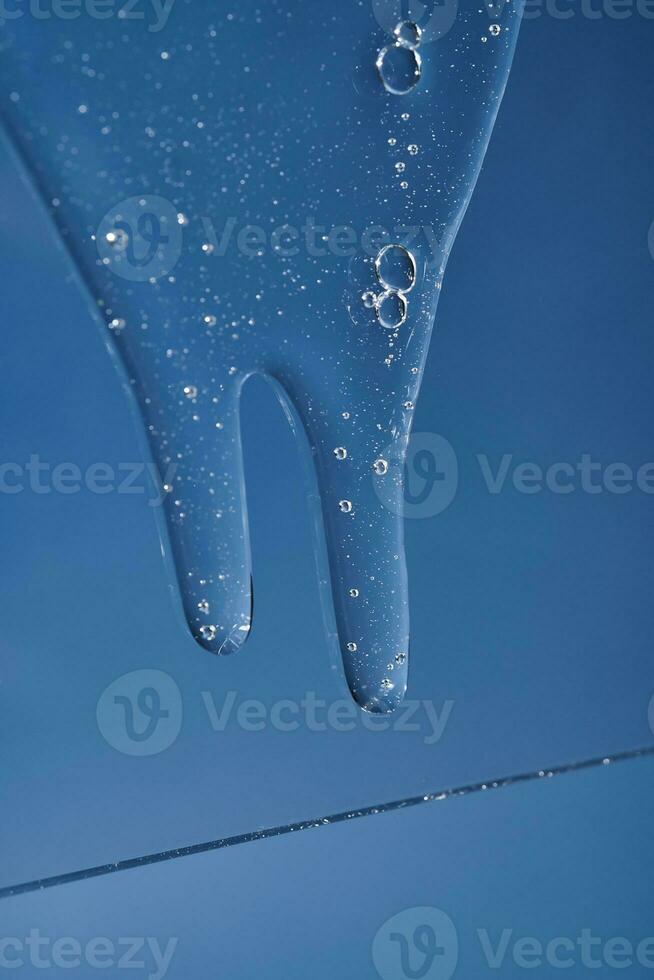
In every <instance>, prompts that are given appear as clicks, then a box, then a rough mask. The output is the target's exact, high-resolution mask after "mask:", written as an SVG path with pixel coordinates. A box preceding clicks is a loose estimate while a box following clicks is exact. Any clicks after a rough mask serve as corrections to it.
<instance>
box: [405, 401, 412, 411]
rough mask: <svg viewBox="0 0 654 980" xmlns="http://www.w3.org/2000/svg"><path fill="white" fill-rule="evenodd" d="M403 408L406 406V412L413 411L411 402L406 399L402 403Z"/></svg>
mask: <svg viewBox="0 0 654 980" xmlns="http://www.w3.org/2000/svg"><path fill="white" fill-rule="evenodd" d="M404 408H406V410H407V412H412V411H413V402H408V401H407V402H405V403H404Z"/></svg>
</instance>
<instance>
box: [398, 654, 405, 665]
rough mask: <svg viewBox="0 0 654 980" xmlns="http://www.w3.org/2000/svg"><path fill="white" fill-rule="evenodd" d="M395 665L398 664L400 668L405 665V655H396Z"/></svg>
mask: <svg viewBox="0 0 654 980" xmlns="http://www.w3.org/2000/svg"><path fill="white" fill-rule="evenodd" d="M395 663H396V664H399V665H400V666H402V664H403V663H406V653H396V654H395Z"/></svg>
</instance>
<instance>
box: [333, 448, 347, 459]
mask: <svg viewBox="0 0 654 980" xmlns="http://www.w3.org/2000/svg"><path fill="white" fill-rule="evenodd" d="M334 456H335V457H336V459H347V449H345V447H344V446H337V447H336V449H335V450H334Z"/></svg>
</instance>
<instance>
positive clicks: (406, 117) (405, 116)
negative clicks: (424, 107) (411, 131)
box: [400, 112, 411, 122]
mask: <svg viewBox="0 0 654 980" xmlns="http://www.w3.org/2000/svg"><path fill="white" fill-rule="evenodd" d="M410 118H411V116H410V114H409V113H408V112H403V113H402V115H401V116H400V119H401V120H402V122H408V121H409V119H410Z"/></svg>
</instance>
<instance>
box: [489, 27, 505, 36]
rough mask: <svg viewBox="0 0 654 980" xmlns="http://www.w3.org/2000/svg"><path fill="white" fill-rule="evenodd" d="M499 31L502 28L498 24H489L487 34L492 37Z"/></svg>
mask: <svg viewBox="0 0 654 980" xmlns="http://www.w3.org/2000/svg"><path fill="white" fill-rule="evenodd" d="M501 31H502V28H501V27H500V25H499V24H491V26H490V27H489V28H488V32H489V34H492V35H493V37H499V35H500V33H501Z"/></svg>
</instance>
